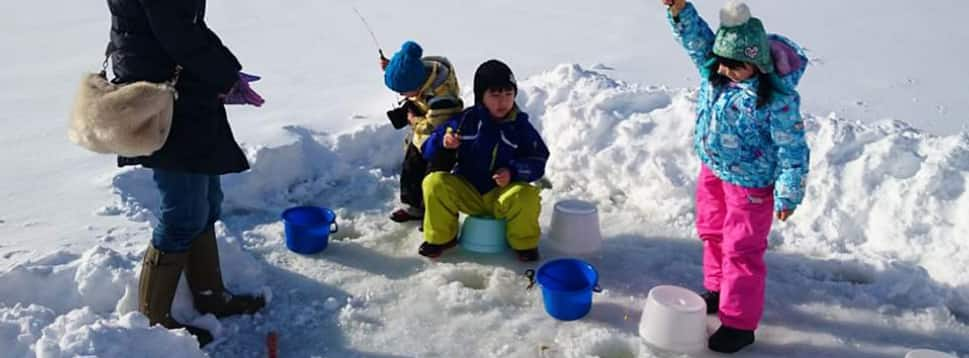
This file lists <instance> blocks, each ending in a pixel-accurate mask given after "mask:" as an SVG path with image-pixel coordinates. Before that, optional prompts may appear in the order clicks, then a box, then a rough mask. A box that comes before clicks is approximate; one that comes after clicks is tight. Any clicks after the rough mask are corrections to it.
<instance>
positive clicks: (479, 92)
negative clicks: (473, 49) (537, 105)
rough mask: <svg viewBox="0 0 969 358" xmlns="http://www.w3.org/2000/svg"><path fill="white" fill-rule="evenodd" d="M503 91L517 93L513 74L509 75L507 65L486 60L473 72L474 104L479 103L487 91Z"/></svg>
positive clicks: (509, 70)
mask: <svg viewBox="0 0 969 358" xmlns="http://www.w3.org/2000/svg"><path fill="white" fill-rule="evenodd" d="M505 89H510V90H513V91H515V92H518V84H517V83H515V74H513V73H511V68H509V67H508V65H506V64H505V63H504V62H501V61H498V60H488V61H486V62H485V63H482V64H481V66H478V70H477V71H475V72H474V101H475V103H481V98H483V97H484V93H485V92H486V91H488V90H505Z"/></svg>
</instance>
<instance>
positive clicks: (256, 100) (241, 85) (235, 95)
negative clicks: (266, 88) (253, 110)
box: [222, 72, 266, 107]
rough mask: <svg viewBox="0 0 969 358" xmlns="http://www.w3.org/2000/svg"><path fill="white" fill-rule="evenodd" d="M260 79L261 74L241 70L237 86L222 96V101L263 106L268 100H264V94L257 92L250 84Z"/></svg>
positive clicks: (231, 103)
mask: <svg viewBox="0 0 969 358" xmlns="http://www.w3.org/2000/svg"><path fill="white" fill-rule="evenodd" d="M260 79H261V77H259V76H255V75H250V74H248V73H245V72H239V81H238V82H236V84H235V86H232V89H230V90H229V93H226V94H225V95H224V96H223V97H222V103H225V104H229V105H233V104H237V105H243V104H250V105H253V106H256V107H261V106H262V105H263V103H266V100H264V99H263V98H262V96H260V95H259V94H258V93H256V91H255V90H253V89H252V87H250V86H249V83H252V82H256V81H259V80H260Z"/></svg>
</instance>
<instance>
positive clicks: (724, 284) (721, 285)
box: [696, 165, 774, 330]
mask: <svg viewBox="0 0 969 358" xmlns="http://www.w3.org/2000/svg"><path fill="white" fill-rule="evenodd" d="M773 191H774V188H773V187H772V186H769V187H764V188H745V187H741V186H737V185H733V184H730V183H727V182H724V181H722V180H720V178H718V177H717V175H716V174H714V173H713V171H711V170H710V169H709V168H707V167H706V166H702V165H701V168H700V177H699V179H697V186H696V229H697V233H698V234H699V235H700V238H701V239H702V240H703V286H704V287H705V288H706V289H707V290H710V291H717V292H720V322H721V323H723V324H724V325H726V326H728V327H731V328H736V329H744V330H755V329H757V324H758V323H759V322H760V318H761V316H763V313H764V286H765V282H766V279H767V265H766V263H765V262H764V253H765V252H766V251H767V235H768V234H769V233H770V228H771V224H773V221H774V193H773Z"/></svg>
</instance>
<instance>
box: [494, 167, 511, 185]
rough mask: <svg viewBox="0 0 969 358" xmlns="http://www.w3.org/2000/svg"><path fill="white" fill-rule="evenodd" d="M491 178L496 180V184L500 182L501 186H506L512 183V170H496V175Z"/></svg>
mask: <svg viewBox="0 0 969 358" xmlns="http://www.w3.org/2000/svg"><path fill="white" fill-rule="evenodd" d="M491 179H494V180H495V184H498V187H499V188H504V187H506V186H508V184H510V183H511V170H508V168H501V169H498V170H497V171H495V175H493V176H491Z"/></svg>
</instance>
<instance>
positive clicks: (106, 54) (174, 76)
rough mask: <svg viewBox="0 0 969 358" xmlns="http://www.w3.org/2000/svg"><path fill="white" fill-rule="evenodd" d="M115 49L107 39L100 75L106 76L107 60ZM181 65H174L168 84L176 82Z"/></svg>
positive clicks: (173, 85)
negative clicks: (173, 71)
mask: <svg viewBox="0 0 969 358" xmlns="http://www.w3.org/2000/svg"><path fill="white" fill-rule="evenodd" d="M114 51H115V48H114V44H113V43H111V41H108V46H107V47H106V48H105V49H104V62H102V63H101V73H100V74H101V77H104V78H108V62H109V61H111V54H113V53H114ZM181 74H182V66H181V65H175V73H174V74H172V79H170V80H168V84H169V85H170V86H172V87H175V85H176V84H178V78H179V77H181Z"/></svg>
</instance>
